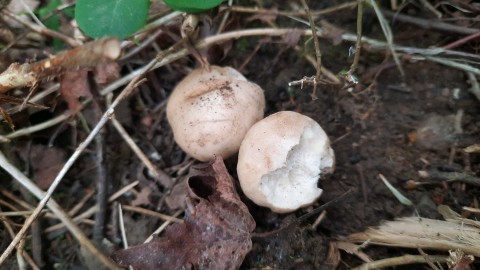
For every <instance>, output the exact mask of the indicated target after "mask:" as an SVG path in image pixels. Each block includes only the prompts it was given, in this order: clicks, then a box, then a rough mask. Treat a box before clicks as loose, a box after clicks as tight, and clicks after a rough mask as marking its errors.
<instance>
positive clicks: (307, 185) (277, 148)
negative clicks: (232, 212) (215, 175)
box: [237, 111, 335, 213]
mask: <svg viewBox="0 0 480 270" xmlns="http://www.w3.org/2000/svg"><path fill="white" fill-rule="evenodd" d="M334 165H335V156H334V153H333V150H332V148H331V147H330V141H329V139H328V137H327V134H326V133H325V131H323V129H322V128H321V127H320V125H319V124H318V123H317V122H315V121H314V120H313V119H311V118H309V117H307V116H305V115H302V114H299V113H296V112H291V111H282V112H278V113H275V114H272V115H270V116H268V117H266V118H265V119H263V120H261V121H259V122H258V123H256V124H255V125H253V126H252V127H251V128H250V130H249V131H248V132H247V135H245V139H244V140H243V142H242V144H241V146H240V151H239V155H238V164H237V174H238V178H239V180H240V185H241V187H242V190H243V192H244V193H245V195H246V196H247V197H248V198H249V199H251V200H252V201H253V202H254V203H256V204H258V205H260V206H264V207H268V208H270V209H271V210H272V211H274V212H277V213H287V212H292V211H295V210H297V209H298V208H300V207H304V206H308V205H310V204H312V203H313V202H315V201H316V200H317V199H318V197H320V195H321V194H322V189H320V188H318V186H317V184H318V180H319V177H321V176H322V175H324V174H327V173H332V172H333V170H334Z"/></svg>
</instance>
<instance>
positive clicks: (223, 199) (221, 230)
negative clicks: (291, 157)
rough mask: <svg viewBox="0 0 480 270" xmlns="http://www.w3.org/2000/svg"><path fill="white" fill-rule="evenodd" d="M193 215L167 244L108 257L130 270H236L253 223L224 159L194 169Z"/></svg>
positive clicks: (178, 226)
mask: <svg viewBox="0 0 480 270" xmlns="http://www.w3.org/2000/svg"><path fill="white" fill-rule="evenodd" d="M188 184H189V189H190V197H191V199H192V201H193V206H194V209H193V211H187V212H186V214H185V218H184V221H185V222H184V223H177V224H173V225H171V226H170V227H168V228H167V230H166V237H165V238H158V239H156V240H154V241H152V242H150V243H147V244H142V245H138V246H134V247H131V248H128V249H126V250H121V251H118V252H116V253H114V255H113V256H112V258H113V260H115V261H116V262H117V263H118V264H120V265H121V266H128V265H131V266H132V267H133V268H134V269H212V270H215V269H218V270H223V269H238V268H239V267H240V265H241V264H242V262H243V259H244V258H245V256H246V254H247V253H248V252H249V251H250V249H251V248H252V241H251V239H250V233H251V232H252V231H253V230H254V229H255V221H254V220H253V218H252V216H251V215H250V213H249V212H248V209H247V207H246V206H245V205H244V204H243V202H242V201H240V198H239V196H238V194H237V192H236V191H235V187H234V185H233V180H232V177H231V176H230V175H229V174H228V172H227V170H226V168H225V165H224V164H223V160H222V159H216V160H215V162H214V163H212V164H209V165H208V166H205V167H202V168H197V169H195V172H193V173H192V176H191V177H190V179H189V183H188Z"/></svg>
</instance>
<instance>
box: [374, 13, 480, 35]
mask: <svg viewBox="0 0 480 270" xmlns="http://www.w3.org/2000/svg"><path fill="white" fill-rule="evenodd" d="M382 13H383V14H384V15H385V16H388V17H390V18H392V19H394V20H397V21H401V22H406V23H410V24H414V25H417V26H420V27H422V28H424V29H434V30H441V31H445V32H450V33H455V34H462V35H471V34H475V33H478V32H480V30H479V29H476V28H468V27H462V26H457V25H453V24H448V23H444V22H438V21H431V20H425V19H420V18H416V17H412V16H408V15H403V14H399V13H395V12H391V11H388V10H382Z"/></svg>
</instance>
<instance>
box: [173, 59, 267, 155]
mask: <svg viewBox="0 0 480 270" xmlns="http://www.w3.org/2000/svg"><path fill="white" fill-rule="evenodd" d="M264 109H265V97H264V95H263V90H262V89H261V88H260V87H259V86H258V85H256V84H254V83H251V82H249V81H247V79H246V78H245V77H244V76H243V75H242V74H240V73H239V72H238V71H237V70H235V69H233V68H231V67H219V66H210V70H206V69H203V68H200V69H196V70H194V71H192V72H191V73H190V74H189V75H188V76H186V77H185V78H184V79H183V80H182V81H181V82H180V83H179V84H178V85H177V86H176V87H175V89H174V91H173V92H172V94H171V95H170V99H169V101H168V104H167V119H168V122H169V123H170V126H171V127H172V131H173V135H174V137H175V141H176V142H177V144H178V145H179V146H180V148H182V149H183V150H184V151H185V152H186V153H187V154H189V155H190V156H192V157H194V158H196V159H198V160H200V161H208V160H211V159H213V158H214V157H216V156H221V157H222V158H228V157H229V156H231V155H233V154H235V153H236V152H238V148H239V147H240V143H241V142H242V140H243V137H244V136H245V134H246V133H247V131H248V129H249V128H250V127H251V126H252V125H253V124H255V123H256V122H257V121H259V120H260V119H262V118H263V114H264Z"/></svg>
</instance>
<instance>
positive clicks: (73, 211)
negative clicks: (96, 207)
mask: <svg viewBox="0 0 480 270" xmlns="http://www.w3.org/2000/svg"><path fill="white" fill-rule="evenodd" d="M94 193H95V191H94V190H89V191H88V192H87V194H85V195H84V196H83V197H82V199H81V200H80V202H78V203H77V204H76V205H75V206H74V207H72V209H70V210H69V211H68V215H69V216H74V215H75V214H77V213H78V211H80V209H81V208H82V207H83V205H85V203H86V202H87V201H88V200H90V198H91V197H92V196H93V194H94Z"/></svg>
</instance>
